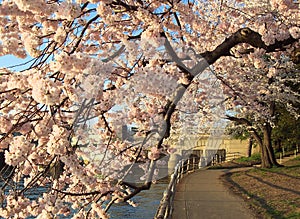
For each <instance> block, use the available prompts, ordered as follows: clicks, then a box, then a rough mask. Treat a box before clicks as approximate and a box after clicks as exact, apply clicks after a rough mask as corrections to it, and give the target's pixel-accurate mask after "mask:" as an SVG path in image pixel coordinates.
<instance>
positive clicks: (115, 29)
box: [0, 0, 300, 218]
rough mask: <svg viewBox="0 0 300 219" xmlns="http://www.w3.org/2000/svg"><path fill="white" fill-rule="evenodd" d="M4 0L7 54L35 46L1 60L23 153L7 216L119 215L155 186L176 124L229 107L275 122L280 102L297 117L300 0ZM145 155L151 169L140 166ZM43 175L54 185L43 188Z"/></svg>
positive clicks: (7, 127)
mask: <svg viewBox="0 0 300 219" xmlns="http://www.w3.org/2000/svg"><path fill="white" fill-rule="evenodd" d="M0 4H1V6H0V24H1V25H0V55H1V56H5V55H13V56H16V57H18V58H22V59H25V58H27V59H28V58H31V59H30V60H29V61H28V62H27V63H24V65H18V66H16V65H14V63H7V65H6V66H4V67H3V68H2V69H1V70H0V75H1V77H0V80H1V84H0V110H1V111H0V121H1V127H0V130H1V138H0V148H1V150H2V151H3V153H5V162H6V164H8V165H10V166H11V172H10V173H9V174H8V176H7V175H6V176H2V178H3V181H4V184H3V188H2V191H3V193H2V199H3V207H2V208H1V209H0V215H1V217H4V218H8V217H16V218H26V217H28V216H36V217H37V218H53V217H55V216H58V215H62V214H64V215H70V217H72V218H97V217H98V218H107V217H108V216H109V214H108V213H109V208H110V206H111V205H112V204H113V203H116V202H120V201H126V202H127V203H128V204H132V205H135V204H134V203H133V202H132V201H131V200H130V199H131V198H132V197H133V196H134V195H136V194H137V193H139V192H140V191H142V190H144V189H148V188H149V186H150V185H151V182H152V181H153V180H155V176H156V175H157V171H156V168H155V166H156V165H158V162H159V161H161V157H163V156H167V155H168V154H170V153H173V152H174V151H175V150H176V146H177V145H176V144H172V145H171V144H170V142H172V141H170V139H171V138H175V139H179V140H180V138H183V137H184V136H185V135H188V134H190V132H195V134H197V133H199V132H201V131H203V130H204V131H207V129H208V130H210V129H211V130H213V129H215V128H216V127H217V126H218V125H219V124H218V123H219V122H220V121H221V120H222V119H225V118H227V119H230V120H233V121H238V122H240V123H242V124H245V125H247V126H248V127H249V128H250V129H251V131H253V133H255V132H257V128H258V127H259V126H261V127H264V128H265V130H267V131H268V130H269V131H270V130H271V128H272V124H273V120H274V108H273V107H274V106H275V103H276V102H278V103H281V104H282V105H283V106H285V107H286V108H287V110H289V112H290V113H291V114H293V115H294V116H295V118H298V117H299V114H298V113H297V112H298V111H297V109H296V108H297V107H296V106H299V91H297V90H295V89H293V86H291V85H293V84H295V83H298V82H299V70H298V69H297V68H296V65H297V64H299V38H300V19H299V12H300V11H299V2H298V1H293V0H268V1H257V0H254V1H240V0H228V1H224V0H220V1H219V0H215V1H204V0H203V1H202V0H197V1H189V0H183V1H174V0H168V1H156V0H151V1H150V0H104V1H98V0H91V1H85V0H76V1H75V0H74V1H69V0H61V1H58V0H34V1H27V0H26V1H25V0H15V1H10V0H3V1H1V3H0ZM233 111H234V113H231V112H233ZM249 115H250V116H251V117H252V118H253V121H255V122H256V123H257V125H255V124H252V123H251V124H250V123H249V121H247V120H245V119H244V118H246V117H248V116H249ZM124 125H127V126H128V127H134V130H135V131H134V133H135V134H134V136H135V137H134V140H133V141H130V140H128V139H126V138H125V139H124V138H122V131H124V129H123V128H124ZM220 126H222V125H220ZM211 134H213V133H211ZM268 135H269V133H268V132H267V133H266V137H267V136H268ZM174 136H175V137H174ZM256 137H257V136H256ZM258 140H259V139H258ZM260 140H261V142H262V144H261V147H264V148H265V149H264V150H263V151H265V156H267V158H268V156H270V154H268V150H269V149H270V148H269V146H270V145H268V144H267V142H265V143H263V141H264V140H263V139H260ZM178 142H179V141H178ZM269 161H270V162H267V163H265V165H266V166H267V165H272V164H274V163H272V162H271V160H269ZM138 168H141V169H144V170H145V172H144V175H143V176H141V179H143V182H144V183H140V184H138V183H136V182H135V181H130V180H128V177H127V176H128V175H129V174H130V172H131V171H135V170H136V169H138ZM126 177H127V178H126ZM125 179H127V180H125ZM36 187H44V188H45V192H44V193H43V194H40V196H39V197H38V198H36V199H32V198H30V197H29V194H30V192H31V191H33V190H34V189H35V188H36Z"/></svg>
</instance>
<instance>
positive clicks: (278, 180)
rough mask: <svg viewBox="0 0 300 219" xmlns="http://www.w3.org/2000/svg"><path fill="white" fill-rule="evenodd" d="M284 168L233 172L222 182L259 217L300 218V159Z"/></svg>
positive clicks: (224, 177)
mask: <svg viewBox="0 0 300 219" xmlns="http://www.w3.org/2000/svg"><path fill="white" fill-rule="evenodd" d="M284 165H285V166H284V167H277V168H271V169H264V168H253V169H250V170H247V171H240V172H234V173H230V174H226V175H224V176H223V180H224V182H225V184H226V185H227V186H229V187H230V190H231V191H233V192H234V193H236V194H238V195H240V196H242V197H243V198H244V199H245V200H246V203H247V204H248V206H249V208H251V209H252V210H253V211H254V212H255V213H256V215H257V218H275V219H277V218H278V219H279V218H290V219H296V218H300V157H299V156H298V157H297V158H295V159H292V160H289V161H287V162H286V163H284Z"/></svg>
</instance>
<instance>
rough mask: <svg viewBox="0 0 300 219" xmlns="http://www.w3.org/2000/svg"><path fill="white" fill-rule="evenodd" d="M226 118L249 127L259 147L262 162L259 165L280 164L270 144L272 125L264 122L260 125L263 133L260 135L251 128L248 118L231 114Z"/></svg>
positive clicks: (272, 165)
mask: <svg viewBox="0 0 300 219" xmlns="http://www.w3.org/2000/svg"><path fill="white" fill-rule="evenodd" d="M227 119H228V120H230V121H234V122H236V123H238V124H243V125H246V126H248V127H249V129H250V130H249V131H250V134H251V135H252V136H253V138H254V139H255V140H256V142H257V143H258V145H259V146H260V149H261V162H262V163H261V167H263V168H271V167H274V166H281V165H280V164H278V162H277V161H276V158H275V153H274V149H273V146H272V139H271V133H272V127H271V125H270V123H268V122H265V123H264V124H263V125H262V126H261V131H262V133H263V134H262V137H261V136H260V135H259V133H258V132H257V131H256V130H255V129H254V128H252V123H251V122H250V121H249V120H247V119H245V118H237V117H233V116H227Z"/></svg>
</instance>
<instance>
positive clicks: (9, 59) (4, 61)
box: [0, 55, 31, 71]
mask: <svg viewBox="0 0 300 219" xmlns="http://www.w3.org/2000/svg"><path fill="white" fill-rule="evenodd" d="M30 60H31V57H30V56H27V58H26V59H20V58H17V57H15V56H13V55H6V56H0V68H3V67H10V66H14V65H20V66H17V67H15V68H11V69H10V70H15V71H21V70H24V69H26V68H28V67H29V66H30V63H27V64H25V65H21V64H23V63H26V62H28V61H30Z"/></svg>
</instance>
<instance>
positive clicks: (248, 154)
mask: <svg viewBox="0 0 300 219" xmlns="http://www.w3.org/2000/svg"><path fill="white" fill-rule="evenodd" d="M252 147H253V137H252V136H250V138H249V143H248V151H247V156H248V157H251V155H252Z"/></svg>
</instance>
